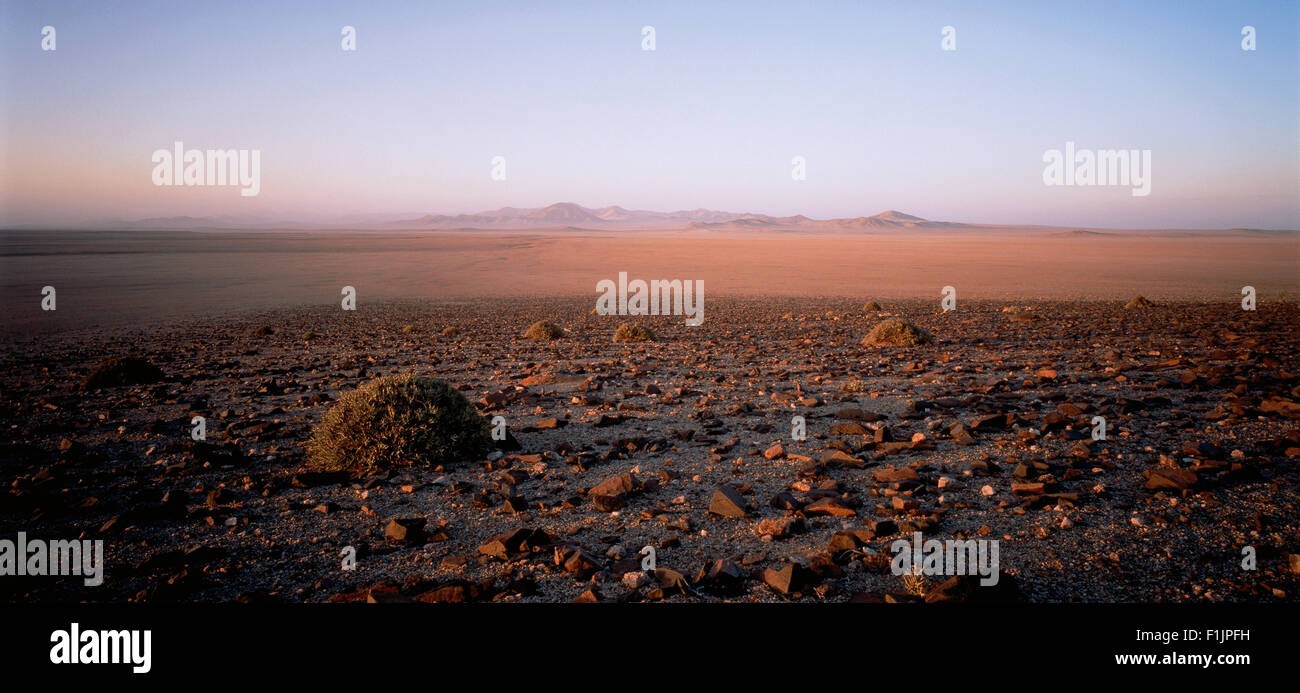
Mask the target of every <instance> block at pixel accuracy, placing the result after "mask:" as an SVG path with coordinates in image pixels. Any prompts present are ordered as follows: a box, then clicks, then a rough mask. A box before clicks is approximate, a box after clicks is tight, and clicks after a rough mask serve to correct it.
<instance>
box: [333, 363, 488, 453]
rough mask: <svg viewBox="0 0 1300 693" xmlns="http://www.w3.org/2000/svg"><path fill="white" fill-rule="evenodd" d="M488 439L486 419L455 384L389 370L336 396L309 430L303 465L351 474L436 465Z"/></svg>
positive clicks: (471, 450)
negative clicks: (386, 374) (323, 416)
mask: <svg viewBox="0 0 1300 693" xmlns="http://www.w3.org/2000/svg"><path fill="white" fill-rule="evenodd" d="M490 441H491V438H490V436H489V435H488V426H487V422H486V420H484V418H483V417H482V416H480V415H479V413H478V412H477V411H475V409H474V406H473V405H472V404H470V402H469V400H467V399H465V396H464V395H462V394H461V393H460V392H459V391H457V390H456V388H454V387H452V386H451V385H448V384H447V383H445V382H443V381H441V380H435V379H432V378H420V377H417V376H414V375H409V374H408V375H396V376H393V375H390V376H384V377H381V378H376V379H374V380H371V381H370V382H368V383H366V384H365V385H362V386H361V387H359V388H357V389H356V390H353V391H351V392H348V393H347V394H345V395H343V396H342V397H340V398H339V400H338V402H336V403H335V404H334V406H333V407H331V408H330V410H329V411H328V412H327V413H326V414H325V418H324V419H322V420H321V422H320V424H319V425H318V426H316V429H315V430H314V431H312V437H311V441H310V442H309V443H308V444H307V452H308V462H307V465H308V467H310V468H311V469H315V470H319V471H343V470H346V471H349V472H352V473H353V474H354V475H364V474H369V473H373V472H376V471H379V470H383V469H391V468H394V467H408V466H410V467H414V466H436V465H440V464H449V463H452V462H458V461H461V460H464V459H467V458H472V457H474V456H476V455H478V454H479V453H480V452H482V451H483V450H484V449H486V448H487V447H488V446H489V445H490V444H491V442H490Z"/></svg>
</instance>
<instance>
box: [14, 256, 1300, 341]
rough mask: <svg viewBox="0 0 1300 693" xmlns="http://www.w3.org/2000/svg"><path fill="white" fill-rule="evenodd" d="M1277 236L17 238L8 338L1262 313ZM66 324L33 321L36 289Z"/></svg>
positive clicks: (1281, 284) (1284, 291)
mask: <svg viewBox="0 0 1300 693" xmlns="http://www.w3.org/2000/svg"><path fill="white" fill-rule="evenodd" d="M1297 238H1298V237H1297V236H1295V235H1283V236H1277V237H1253V236H1242V237H1180V236H1147V237H1132V236H1101V235H1060V234H1031V233H1024V232H1022V233H1013V234H1005V235H992V234H989V233H983V232H979V233H973V232H969V231H968V232H964V233H961V234H936V233H916V234H909V235H906V236H897V235H890V234H873V235H857V236H834V235H815V234H803V233H774V232H750V233H735V232H729V233H709V232H700V231H567V232H566V231H551V232H538V231H528V232H502V231H481V232H460V231H433V232H429V231H411V232H334V231H331V232H302V231H292V232H289V231H286V232H264V231H258V232H150V231H132V232H49V231H44V232H36V231H24V232H6V233H4V234H3V235H0V287H2V288H3V292H4V296H5V300H4V301H3V302H0V305H2V306H3V307H0V318H2V319H3V321H4V324H5V325H6V330H7V331H12V332H32V331H35V332H43V331H45V330H47V329H67V328H69V327H89V326H95V325H133V324H147V323H152V322H156V321H159V320H168V319H175V318H180V317H196V316H203V315H224V314H230V313H238V312H244V311H248V310H256V309H265V308H275V307H286V306H296V305H326V304H331V303H335V304H336V303H337V302H338V301H339V298H340V290H341V288H342V287H343V286H345V285H351V286H354V287H356V289H357V292H358V298H359V301H361V302H363V303H364V302H365V301H379V300H385V299H393V298H425V299H434V300H454V299H470V298H474V297H480V296H566V295H583V294H589V295H591V297H592V301H593V305H594V301H595V297H596V291H595V286H596V283H597V282H598V281H600V280H601V279H606V278H609V279H615V278H617V276H618V273H619V272H621V271H622V272H627V273H628V274H629V276H630V277H631V278H643V279H703V280H704V282H705V287H706V294H705V295H706V300H707V297H708V296H723V295H741V294H744V295H766V296H799V295H805V296H807V295H813V296H818V295H824V296H853V297H859V298H863V299H866V298H885V299H888V298H904V297H926V296H933V297H934V299H935V300H936V301H938V300H939V292H940V290H941V288H942V287H944V286H946V285H951V286H954V287H956V289H957V292H958V298H959V299H961V298H1002V299H1010V300H1025V301H1030V300H1035V299H1049V298H1050V299H1127V298H1129V297H1131V296H1133V295H1134V294H1143V295H1145V296H1148V297H1150V298H1153V299H1156V300H1162V299H1166V300H1173V299H1177V300H1183V299H1186V300H1212V301H1236V300H1239V297H1240V292H1241V287H1242V286H1243V285H1252V286H1254V287H1255V288H1256V290H1257V292H1258V295H1259V300H1260V301H1261V302H1263V301H1269V300H1279V299H1282V298H1287V299H1291V298H1294V297H1295V296H1296V295H1297V293H1300V271H1298V270H1300V241H1298V240H1297ZM45 285H53V286H54V287H55V288H56V289H57V290H58V310H57V311H56V313H45V312H42V311H41V310H40V292H41V287H43V286H45Z"/></svg>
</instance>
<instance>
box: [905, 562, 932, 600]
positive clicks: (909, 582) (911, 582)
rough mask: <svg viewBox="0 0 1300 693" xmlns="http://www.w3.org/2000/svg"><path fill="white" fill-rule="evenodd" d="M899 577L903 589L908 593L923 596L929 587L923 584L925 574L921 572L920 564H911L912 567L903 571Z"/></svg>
mask: <svg viewBox="0 0 1300 693" xmlns="http://www.w3.org/2000/svg"><path fill="white" fill-rule="evenodd" d="M899 579H900V580H902V582H903V590H904V591H906V592H907V593H908V594H911V595H915V596H917V597H924V596H925V593H926V592H927V591H928V589H929V586H928V585H926V584H925V575H924V574H923V573H922V572H921V568H920V566H917V565H913V566H912V569H911V570H909V571H908V572H906V573H903V574H902V575H901V576H900V578H899Z"/></svg>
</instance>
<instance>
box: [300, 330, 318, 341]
mask: <svg viewBox="0 0 1300 693" xmlns="http://www.w3.org/2000/svg"><path fill="white" fill-rule="evenodd" d="M302 338H303V339H304V340H306V341H308V342H310V341H311V340H313V339H315V338H316V333H315V332H312V331H311V330H307V331H306V332H303V333H302Z"/></svg>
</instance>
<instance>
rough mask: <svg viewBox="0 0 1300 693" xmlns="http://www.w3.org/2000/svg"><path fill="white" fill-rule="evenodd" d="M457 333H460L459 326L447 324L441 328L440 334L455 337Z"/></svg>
mask: <svg viewBox="0 0 1300 693" xmlns="http://www.w3.org/2000/svg"><path fill="white" fill-rule="evenodd" d="M458 334H460V328H458V327H456V326H454V325H448V326H446V327H444V328H442V336H444V337H455V336H456V335H458Z"/></svg>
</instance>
